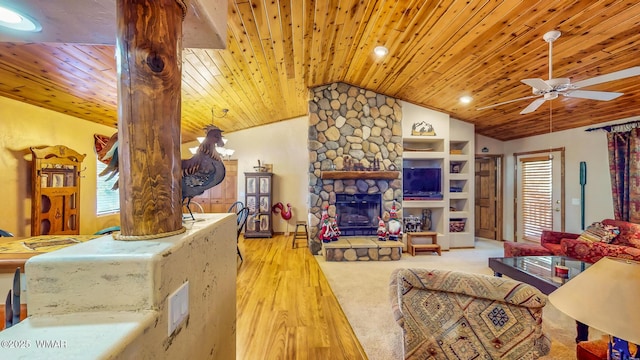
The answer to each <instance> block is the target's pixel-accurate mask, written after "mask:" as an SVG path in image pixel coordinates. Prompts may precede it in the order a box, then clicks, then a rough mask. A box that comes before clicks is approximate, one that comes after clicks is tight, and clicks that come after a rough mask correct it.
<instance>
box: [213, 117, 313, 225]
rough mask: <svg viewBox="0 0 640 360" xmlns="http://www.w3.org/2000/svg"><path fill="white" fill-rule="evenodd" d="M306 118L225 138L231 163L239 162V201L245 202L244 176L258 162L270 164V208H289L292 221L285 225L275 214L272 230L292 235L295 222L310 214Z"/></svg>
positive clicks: (307, 125)
mask: <svg viewBox="0 0 640 360" xmlns="http://www.w3.org/2000/svg"><path fill="white" fill-rule="evenodd" d="M308 129H309V117H308V116H302V117H299V118H295V119H291V120H286V121H280V122H277V123H274V124H270V125H264V126H259V127H255V128H251V129H247V130H241V131H236V132H232V133H228V134H224V136H225V137H226V138H227V139H229V141H228V142H227V145H226V146H227V147H228V148H230V149H234V150H235V153H234V154H233V155H232V156H231V159H238V200H240V201H243V202H244V195H245V185H244V173H245V172H254V171H255V170H254V169H253V167H254V166H257V165H258V160H260V162H261V163H263V164H273V173H274V179H273V198H272V202H273V204H275V203H277V202H282V203H283V204H284V205H286V204H287V203H290V204H291V207H292V209H293V217H292V218H291V219H290V220H289V221H288V222H287V221H285V220H283V219H282V217H281V216H280V215H276V214H274V218H273V230H274V231H276V232H287V231H290V232H291V231H293V230H294V227H295V222H296V221H306V220H307V213H308V212H309V204H308V198H309V190H308V184H309V176H308V166H309V155H308V150H307V134H308Z"/></svg>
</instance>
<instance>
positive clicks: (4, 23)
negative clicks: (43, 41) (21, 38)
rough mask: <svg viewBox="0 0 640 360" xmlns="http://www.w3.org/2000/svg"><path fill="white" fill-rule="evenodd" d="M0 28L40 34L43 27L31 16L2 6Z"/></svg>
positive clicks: (0, 7) (0, 8) (0, 9)
mask: <svg viewBox="0 0 640 360" xmlns="http://www.w3.org/2000/svg"><path fill="white" fill-rule="evenodd" d="M0 26H1V27H6V28H9V29H12V30H18V31H28V32H38V31H40V30H42V26H40V24H39V23H38V22H37V21H36V20H35V19H32V18H31V17H30V16H27V15H25V14H20V13H19V12H17V11H15V10H11V9H8V8H6V7H2V6H0Z"/></svg>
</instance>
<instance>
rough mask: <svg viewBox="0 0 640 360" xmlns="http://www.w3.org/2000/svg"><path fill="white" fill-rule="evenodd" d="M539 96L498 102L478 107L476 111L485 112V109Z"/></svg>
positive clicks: (534, 96)
mask: <svg viewBox="0 0 640 360" xmlns="http://www.w3.org/2000/svg"><path fill="white" fill-rule="evenodd" d="M540 96H541V95H530V96H525V97H521V98H517V99H513V100H507V101H503V102H499V103H497V104H493V105H487V106H483V107H479V108H477V109H476V110H485V109H489V108H492V107H496V106H500V105H504V104H510V103H512V102H516V101H520V100H527V99H533V98H537V97H540Z"/></svg>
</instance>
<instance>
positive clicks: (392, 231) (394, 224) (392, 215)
mask: <svg viewBox="0 0 640 360" xmlns="http://www.w3.org/2000/svg"><path fill="white" fill-rule="evenodd" d="M387 228H388V229H389V241H398V239H399V238H400V237H401V236H402V223H401V222H400V220H398V213H397V210H396V202H395V200H394V201H393V205H392V206H391V210H390V211H389V225H388V226H387Z"/></svg>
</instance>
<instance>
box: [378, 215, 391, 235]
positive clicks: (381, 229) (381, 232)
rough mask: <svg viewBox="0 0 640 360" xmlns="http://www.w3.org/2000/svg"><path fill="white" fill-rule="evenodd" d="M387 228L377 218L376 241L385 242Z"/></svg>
mask: <svg viewBox="0 0 640 360" xmlns="http://www.w3.org/2000/svg"><path fill="white" fill-rule="evenodd" d="M387 235H389V232H388V231H387V227H386V226H385V225H384V221H383V220H382V219H381V218H380V216H378V241H387Z"/></svg>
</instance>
